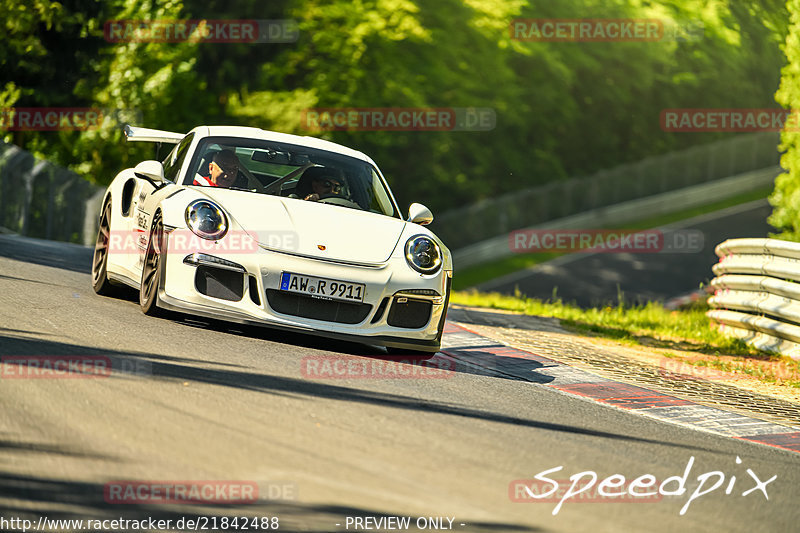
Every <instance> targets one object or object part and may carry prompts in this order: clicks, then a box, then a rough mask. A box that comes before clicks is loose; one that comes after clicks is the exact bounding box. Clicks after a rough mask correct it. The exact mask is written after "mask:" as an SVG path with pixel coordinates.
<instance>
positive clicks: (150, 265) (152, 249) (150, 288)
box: [139, 213, 164, 316]
mask: <svg viewBox="0 0 800 533" xmlns="http://www.w3.org/2000/svg"><path fill="white" fill-rule="evenodd" d="M163 243H164V224H163V223H162V222H161V214H160V213H159V214H156V216H155V217H154V218H153V224H152V227H151V229H150V240H149V242H148V243H147V252H146V253H145V255H144V264H143V265H142V282H141V284H140V286H139V306H140V307H141V308H142V312H144V314H146V315H150V316H158V315H160V314H162V311H161V309H159V308H158V306H157V305H156V302H157V301H158V290H159V288H160V287H161V261H163V257H162V256H161V255H162V252H163V246H162V245H163Z"/></svg>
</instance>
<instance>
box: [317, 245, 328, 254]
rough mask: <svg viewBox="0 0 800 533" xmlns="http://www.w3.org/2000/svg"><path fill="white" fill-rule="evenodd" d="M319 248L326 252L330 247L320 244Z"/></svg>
mask: <svg viewBox="0 0 800 533" xmlns="http://www.w3.org/2000/svg"><path fill="white" fill-rule="evenodd" d="M317 248H319V249H320V250H322V251H323V252H324V251H325V250H326V249H327V248H328V247H327V246H325V245H324V244H318V245H317Z"/></svg>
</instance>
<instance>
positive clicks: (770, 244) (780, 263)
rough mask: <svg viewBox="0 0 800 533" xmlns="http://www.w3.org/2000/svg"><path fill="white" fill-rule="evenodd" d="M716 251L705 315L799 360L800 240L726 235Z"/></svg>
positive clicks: (739, 334)
mask: <svg viewBox="0 0 800 533" xmlns="http://www.w3.org/2000/svg"><path fill="white" fill-rule="evenodd" d="M715 252H716V253H717V255H718V256H719V257H720V262H719V263H717V264H716V265H714V268H713V270H714V274H715V275H716V276H717V277H715V278H714V279H713V280H712V281H711V286H712V287H713V289H714V291H715V292H714V295H713V296H711V297H710V298H709V299H708V304H709V306H711V307H712V309H711V310H710V311H708V312H707V315H708V317H709V318H711V319H712V320H714V321H716V322H718V323H720V324H721V325H722V326H723V328H724V329H725V330H726V331H727V332H728V333H730V334H733V335H735V336H737V337H740V338H742V339H744V340H745V342H748V344H752V345H754V346H756V347H758V348H761V349H769V350H773V351H777V352H780V353H783V354H785V355H789V356H792V357H794V358H796V359H800V243H796V242H790V241H782V240H778V239H729V240H727V241H725V242H722V243H720V244H718V245H717V247H716V249H715Z"/></svg>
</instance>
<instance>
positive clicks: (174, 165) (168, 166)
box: [164, 133, 194, 183]
mask: <svg viewBox="0 0 800 533" xmlns="http://www.w3.org/2000/svg"><path fill="white" fill-rule="evenodd" d="M193 137H194V133H190V134H189V135H187V136H186V137H184V138H183V140H182V141H181V142H180V144H178V146H176V147H175V149H174V150H173V151H172V152H170V154H169V155H168V156H167V158H166V159H165V160H164V177H165V178H166V179H168V180H169V181H171V182H173V183H175V181H176V178H177V177H178V172H180V170H181V167H182V166H183V160H184V159H186V154H187V153H188V152H189V145H190V144H192V138H193Z"/></svg>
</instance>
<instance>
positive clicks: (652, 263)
mask: <svg viewBox="0 0 800 533" xmlns="http://www.w3.org/2000/svg"><path fill="white" fill-rule="evenodd" d="M771 212H772V208H771V207H770V205H769V204H768V203H767V201H766V200H757V201H754V202H749V203H747V204H743V205H740V206H734V207H731V208H728V209H724V210H722V211H717V212H714V213H709V214H707V215H701V216H698V217H695V218H692V219H689V220H685V221H682V222H681V223H679V224H675V225H670V226H669V227H670V228H675V229H692V230H699V231H701V232H702V234H703V249H702V250H701V251H699V252H696V253H667V252H660V253H594V254H589V253H575V254H571V255H568V256H562V257H559V258H557V259H555V260H552V261H548V262H546V263H542V264H540V265H536V266H534V267H531V268H530V269H526V270H521V271H518V272H514V273H512V274H509V275H507V276H503V277H501V278H497V279H495V280H491V281H488V282H486V283H482V284H480V285H478V289H480V290H485V291H496V292H500V293H503V294H514V291H515V290H516V289H519V291H520V292H521V293H522V294H525V295H527V296H529V297H531V298H541V299H544V300H546V299H551V298H552V297H553V294H554V291H555V294H556V295H557V297H558V298H561V299H562V300H563V301H565V302H574V303H576V304H578V305H580V306H583V307H589V306H599V305H605V304H609V303H611V304H614V305H616V304H617V303H618V302H619V300H620V295H621V296H622V299H623V300H624V301H625V302H627V303H645V302H648V301H655V300H661V301H667V300H669V299H670V298H674V297H677V296H681V295H684V294H686V293H689V292H691V291H694V290H697V289H698V287H699V286H700V284H701V283H704V282H707V281H708V280H710V279H711V278H713V277H714V274H713V272H712V271H711V267H712V266H714V265H715V264H716V263H717V262H718V261H719V258H718V257H717V255H716V254H715V253H714V247H715V246H716V245H717V244H719V243H720V242H722V241H724V240H725V239H732V238H740V237H766V236H767V234H768V233H769V232H770V231H774V229H773V228H772V227H771V226H770V225H769V224H767V217H768V216H769V215H770V213H771Z"/></svg>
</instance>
